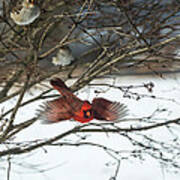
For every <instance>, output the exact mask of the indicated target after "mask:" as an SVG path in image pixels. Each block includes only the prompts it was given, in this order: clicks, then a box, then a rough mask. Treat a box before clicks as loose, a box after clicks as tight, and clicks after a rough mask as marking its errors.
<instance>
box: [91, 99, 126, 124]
mask: <svg viewBox="0 0 180 180" xmlns="http://www.w3.org/2000/svg"><path fill="white" fill-rule="evenodd" d="M92 108H93V113H94V118H95V119H98V120H105V121H116V120H120V119H122V118H124V117H125V116H126V115H127V111H128V110H127V107H126V105H124V104H121V103H119V102H111V101H109V100H106V99H104V98H95V99H94V100H93V102H92Z"/></svg>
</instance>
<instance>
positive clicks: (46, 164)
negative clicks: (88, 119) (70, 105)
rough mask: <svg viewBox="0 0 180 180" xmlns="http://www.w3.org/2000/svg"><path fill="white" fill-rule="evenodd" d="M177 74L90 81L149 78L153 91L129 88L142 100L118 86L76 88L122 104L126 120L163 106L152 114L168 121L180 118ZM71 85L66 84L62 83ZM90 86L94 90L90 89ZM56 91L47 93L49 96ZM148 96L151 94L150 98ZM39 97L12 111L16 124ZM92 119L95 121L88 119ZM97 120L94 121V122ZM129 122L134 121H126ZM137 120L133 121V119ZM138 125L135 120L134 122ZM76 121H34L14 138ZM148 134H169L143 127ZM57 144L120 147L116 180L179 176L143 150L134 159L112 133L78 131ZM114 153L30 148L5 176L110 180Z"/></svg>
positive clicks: (38, 135)
mask: <svg viewBox="0 0 180 180" xmlns="http://www.w3.org/2000/svg"><path fill="white" fill-rule="evenodd" d="M178 77H179V74H173V75H164V76H163V78H160V77H157V76H152V75H148V76H123V77H119V78H116V79H115V80H113V79H110V78H108V79H99V80H96V81H93V82H91V83H96V84H98V83H101V84H102V83H108V84H113V83H115V84H116V85H117V86H127V85H134V86H136V85H142V84H146V83H149V82H152V83H153V84H154V88H153V92H152V93H150V92H148V91H147V89H146V88H134V89H132V91H133V92H135V93H139V94H144V95H145V96H144V98H140V99H139V100H137V99H136V96H135V95H134V96H133V97H131V98H128V97H123V95H125V94H124V93H123V92H122V91H120V90H118V89H114V88H111V89H109V88H108V87H104V86H101V87H98V86H91V88H89V87H85V88H84V89H82V90H80V91H79V92H78V96H79V97H80V98H82V99H88V100H90V101H91V100H92V99H93V98H94V97H95V96H98V97H105V98H107V99H110V100H112V101H120V102H122V103H124V104H126V105H127V106H128V109H129V115H128V117H127V119H130V118H142V117H148V116H151V115H152V114H153V113H154V112H155V110H157V109H158V108H159V109H168V111H165V112H162V113H160V114H157V117H158V118H166V119H174V118H177V117H180V110H179V109H180V86H179V85H180V79H179V78H178ZM68 83H69V84H71V83H72V82H68ZM95 90H98V91H100V93H98V94H97V93H95ZM39 93H40V91H38V90H34V91H32V90H31V91H30V92H29V93H28V94H27V95H26V97H25V99H24V101H25V100H27V99H29V98H32V95H34V96H37V95H38V94H39ZM54 93H57V92H56V91H53V92H52V93H51V94H54ZM152 95H154V96H155V97H156V98H151V96H152ZM15 99H17V97H16V98H14V99H13V100H10V101H9V102H8V103H4V104H1V105H0V108H1V109H2V108H3V109H4V111H6V110H8V109H9V108H10V107H12V106H13V105H15V102H16V101H15ZM42 102H44V100H43V101H42V100H41V101H38V102H36V103H33V104H30V105H27V106H25V107H23V108H21V109H20V110H19V112H18V114H17V117H16V119H17V122H22V121H24V120H27V119H30V118H31V117H33V115H34V114H35V112H36V110H37V109H38V106H39V105H40V104H42ZM93 122H97V121H95V120H94V121H93ZM97 123H100V122H97ZM132 123H134V122H132ZM136 123H137V122H136ZM138 123H140V122H138ZM130 124H131V121H129V122H122V127H126V126H127V127H129V126H130ZM77 125H79V124H78V123H77V122H73V121H64V122H61V123H57V124H53V125H44V124H41V123H40V122H39V121H38V122H36V123H35V124H34V125H33V126H32V127H30V128H27V129H26V130H24V131H22V132H21V133H20V134H19V135H18V136H17V137H16V138H15V139H14V141H15V142H22V141H32V140H40V139H44V138H50V137H53V136H56V135H58V134H61V133H62V132H65V131H67V130H68V129H71V128H73V127H74V126H77ZM178 130H179V129H175V132H176V135H177V136H179V132H178ZM145 133H147V134H148V135H150V134H151V137H154V138H156V139H163V140H165V141H169V140H170V136H169V134H168V132H167V131H166V130H164V129H163V128H157V129H156V130H151V131H150V132H149V131H148V132H147V131H146V132H145ZM61 142H68V143H77V142H91V143H95V144H101V145H104V146H107V147H109V148H112V149H114V150H118V151H121V154H120V156H118V158H120V161H119V163H120V164H119V165H120V167H119V170H118V174H117V177H116V179H117V180H129V179H133V180H152V179H155V180H179V179H180V173H178V172H177V173H174V170H173V169H172V170H171V169H166V168H165V167H163V166H162V165H160V164H159V163H158V161H156V159H153V158H151V157H150V156H148V155H147V154H144V156H143V158H144V160H143V161H141V160H139V158H134V157H133V156H130V155H129V152H130V151H132V150H133V149H134V148H133V147H132V144H130V142H129V141H127V139H126V138H123V137H122V136H120V135H118V134H112V133H108V134H106V133H85V134H82V133H79V134H76V135H75V134H74V135H71V136H67V138H64V139H63V140H61ZM114 156H115V155H114V154H111V153H109V152H107V151H105V150H103V149H102V148H99V147H96V146H90V145H83V146H79V147H74V146H63V147H61V146H51V147H48V146H46V147H45V148H40V149H38V150H35V151H33V152H32V153H30V154H25V155H17V156H16V157H15V158H14V159H12V166H11V176H10V180H31V179H35V180H74V179H78V180H113V178H112V177H113V176H114V175H115V174H116V170H117V165H118V163H117V162H118V161H117V160H116V157H114ZM3 160H4V162H1V163H0V167H1V171H0V180H6V179H7V177H6V170H7V166H8V164H7V163H6V158H4V159H3Z"/></svg>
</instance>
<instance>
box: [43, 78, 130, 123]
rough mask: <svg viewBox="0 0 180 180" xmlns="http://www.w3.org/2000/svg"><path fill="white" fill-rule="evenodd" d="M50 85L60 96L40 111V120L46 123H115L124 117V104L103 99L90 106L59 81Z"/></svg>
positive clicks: (54, 80) (125, 109) (54, 81)
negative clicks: (95, 120) (73, 121)
mask: <svg viewBox="0 0 180 180" xmlns="http://www.w3.org/2000/svg"><path fill="white" fill-rule="evenodd" d="M50 83H51V85H52V86H53V88H54V89H56V90H58V91H59V92H60V94H61V95H62V96H61V97H60V98H58V99H55V100H52V101H48V102H47V103H46V106H45V107H44V110H41V111H40V118H41V119H43V120H45V122H46V123H54V122H59V121H63V120H68V119H74V120H76V121H79V122H81V123H87V122H89V121H91V120H93V119H97V120H104V121H117V120H120V119H122V118H123V117H124V116H126V112H127V108H126V106H125V105H124V104H120V103H119V102H111V101H109V100H106V99H104V98H95V99H93V102H92V104H91V103H90V102H89V101H82V100H81V99H79V98H78V97H77V96H75V95H74V94H73V93H72V92H71V90H70V89H69V88H68V87H67V86H66V85H65V84H64V82H63V81H62V80H61V79H59V78H56V79H53V80H51V81H50Z"/></svg>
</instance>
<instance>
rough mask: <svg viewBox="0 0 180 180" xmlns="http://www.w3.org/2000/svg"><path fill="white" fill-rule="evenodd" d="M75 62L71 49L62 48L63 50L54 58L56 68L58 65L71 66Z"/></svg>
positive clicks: (60, 49)
mask: <svg viewBox="0 0 180 180" xmlns="http://www.w3.org/2000/svg"><path fill="white" fill-rule="evenodd" d="M73 60H74V57H73V55H72V53H71V50H70V48H69V47H62V48H59V50H58V52H57V54H56V56H55V57H53V58H52V63H53V64H54V65H56V66H57V65H61V66H67V65H69V64H71V62H72V61H73Z"/></svg>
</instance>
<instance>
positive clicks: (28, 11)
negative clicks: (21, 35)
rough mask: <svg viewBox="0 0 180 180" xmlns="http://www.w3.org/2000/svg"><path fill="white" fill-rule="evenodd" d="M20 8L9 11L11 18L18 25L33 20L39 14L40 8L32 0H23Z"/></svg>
mask: <svg viewBox="0 0 180 180" xmlns="http://www.w3.org/2000/svg"><path fill="white" fill-rule="evenodd" d="M21 6H22V7H21V8H20V9H18V10H17V11H16V10H13V11H12V12H11V13H10V17H11V18H12V20H13V21H14V22H15V23H16V24H17V25H19V26H26V25H28V24H31V23H32V22H34V21H35V20H36V19H37V18H38V17H39V15H40V8H39V7H38V6H37V5H35V4H34V0H24V1H23V2H22V5H21Z"/></svg>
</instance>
